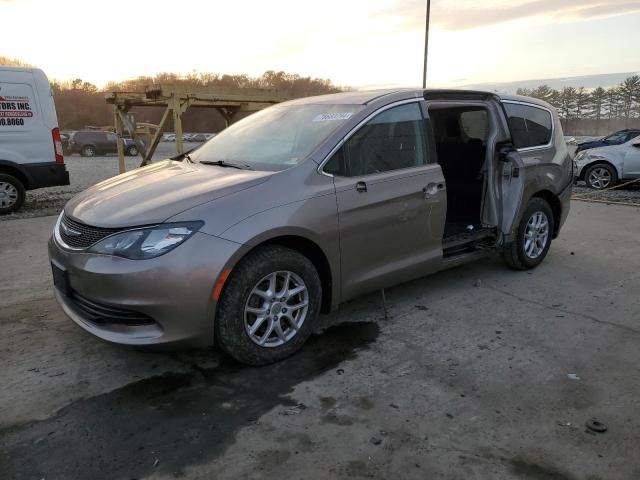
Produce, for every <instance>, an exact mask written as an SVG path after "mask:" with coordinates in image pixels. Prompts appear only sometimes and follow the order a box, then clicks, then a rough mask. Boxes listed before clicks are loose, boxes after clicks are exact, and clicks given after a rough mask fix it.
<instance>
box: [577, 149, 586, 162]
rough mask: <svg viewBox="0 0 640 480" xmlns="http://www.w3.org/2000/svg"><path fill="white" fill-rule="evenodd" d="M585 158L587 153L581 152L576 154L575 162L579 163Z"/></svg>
mask: <svg viewBox="0 0 640 480" xmlns="http://www.w3.org/2000/svg"><path fill="white" fill-rule="evenodd" d="M586 156H587V152H585V151H584V150H583V151H582V152H580V153H578V155H576V158H575V160H576V162H579V161H581V160H584V159H585V157H586Z"/></svg>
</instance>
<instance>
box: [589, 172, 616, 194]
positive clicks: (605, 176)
mask: <svg viewBox="0 0 640 480" xmlns="http://www.w3.org/2000/svg"><path fill="white" fill-rule="evenodd" d="M589 184H590V185H591V186H592V187H593V188H595V189H598V190H602V189H603V188H607V187H608V186H609V185H610V184H611V172H610V171H609V170H607V169H606V168H604V167H596V168H594V169H593V170H591V172H590V173H589Z"/></svg>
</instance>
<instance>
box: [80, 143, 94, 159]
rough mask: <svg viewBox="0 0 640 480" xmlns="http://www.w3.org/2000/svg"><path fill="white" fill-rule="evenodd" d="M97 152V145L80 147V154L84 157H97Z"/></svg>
mask: <svg viewBox="0 0 640 480" xmlns="http://www.w3.org/2000/svg"><path fill="white" fill-rule="evenodd" d="M96 153H97V151H96V147H94V146H93V145H85V146H83V147H82V148H81V149H80V155H82V156H83V157H95V156H96Z"/></svg>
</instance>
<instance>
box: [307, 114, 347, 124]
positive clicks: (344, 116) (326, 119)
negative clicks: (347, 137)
mask: <svg viewBox="0 0 640 480" xmlns="http://www.w3.org/2000/svg"><path fill="white" fill-rule="evenodd" d="M351 115H353V112H342V113H321V114H320V115H317V116H316V117H315V118H314V119H313V121H314V122H329V121H331V120H347V119H349V118H350V117H351Z"/></svg>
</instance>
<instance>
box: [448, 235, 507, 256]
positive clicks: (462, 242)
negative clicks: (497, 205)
mask: <svg viewBox="0 0 640 480" xmlns="http://www.w3.org/2000/svg"><path fill="white" fill-rule="evenodd" d="M495 239H496V229H495V228H483V229H480V230H477V231H474V232H471V233H467V232H465V233H460V234H457V235H452V236H450V237H446V238H443V239H442V256H443V257H444V258H450V257H453V256H456V255H461V254H467V253H469V252H473V251H476V250H487V249H492V248H493V246H494V244H495Z"/></svg>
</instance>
